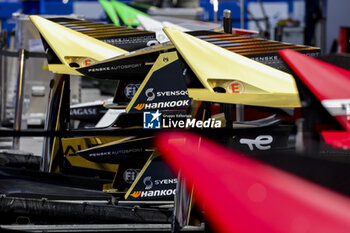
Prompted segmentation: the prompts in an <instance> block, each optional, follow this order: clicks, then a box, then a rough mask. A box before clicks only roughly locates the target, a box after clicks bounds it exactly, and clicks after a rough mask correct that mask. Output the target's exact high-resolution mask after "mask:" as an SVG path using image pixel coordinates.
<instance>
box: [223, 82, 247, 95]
mask: <svg viewBox="0 0 350 233" xmlns="http://www.w3.org/2000/svg"><path fill="white" fill-rule="evenodd" d="M226 90H227V92H228V93H231V94H234V93H237V94H241V93H243V92H244V85H243V83H241V82H239V81H232V82H230V83H229V84H228V85H227V87H226Z"/></svg>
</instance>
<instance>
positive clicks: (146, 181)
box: [143, 176, 153, 190]
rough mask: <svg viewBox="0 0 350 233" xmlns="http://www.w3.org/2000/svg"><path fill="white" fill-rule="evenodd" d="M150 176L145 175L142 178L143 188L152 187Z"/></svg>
mask: <svg viewBox="0 0 350 233" xmlns="http://www.w3.org/2000/svg"><path fill="white" fill-rule="evenodd" d="M151 178H152V177H150V176H146V177H145V178H144V179H143V184H144V185H145V189H146V190H149V189H151V188H152V187H153V182H152V180H151Z"/></svg>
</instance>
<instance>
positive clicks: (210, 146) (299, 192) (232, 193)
mask: <svg viewBox="0 0 350 233" xmlns="http://www.w3.org/2000/svg"><path fill="white" fill-rule="evenodd" d="M156 147H157V150H158V151H159V152H160V154H161V155H162V156H163V158H164V159H165V161H167V162H168V164H169V165H170V167H171V168H172V169H173V170H174V171H178V169H180V168H181V171H182V174H183V175H184V176H185V177H186V180H187V181H188V185H194V187H195V189H194V195H195V198H196V200H197V201H199V203H200V204H202V205H204V206H205V208H206V209H205V210H206V213H207V215H208V219H209V221H210V223H211V224H212V226H213V227H214V228H215V229H216V230H217V231H218V232H236V233H257V232H259V233H265V232H266V233H306V232H307V233H325V232H328V233H337V232H344V233H348V232H350V199H349V198H347V197H344V196H342V195H339V194H337V193H335V192H332V191H330V190H327V189H325V188H323V187H321V186H318V185H315V184H313V183H310V182H308V181H305V180H303V179H300V178H298V177H296V176H294V175H291V174H288V173H286V172H284V171H281V170H279V169H276V168H274V167H271V166H269V165H266V164H264V163H261V162H259V161H256V160H253V159H251V158H249V157H246V156H244V155H241V154H239V153H237V152H233V151H230V150H228V149H226V148H223V147H222V146H219V145H218V144H216V143H214V142H211V141H209V140H207V139H204V138H200V137H199V136H196V135H194V134H190V133H185V132H182V133H176V132H174V133H164V134H160V135H159V136H158V137H157V138H156Z"/></svg>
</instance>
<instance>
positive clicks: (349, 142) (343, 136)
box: [321, 131, 350, 149]
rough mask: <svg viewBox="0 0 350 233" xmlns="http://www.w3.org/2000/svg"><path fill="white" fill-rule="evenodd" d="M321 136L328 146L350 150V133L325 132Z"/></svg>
mask: <svg viewBox="0 0 350 233" xmlns="http://www.w3.org/2000/svg"><path fill="white" fill-rule="evenodd" d="M321 134H322V137H323V139H324V141H325V142H326V143H327V144H329V145H332V146H334V147H337V148H343V149H350V132H340V131H324V132H322V133H321Z"/></svg>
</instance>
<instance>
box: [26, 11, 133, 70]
mask: <svg viewBox="0 0 350 233" xmlns="http://www.w3.org/2000/svg"><path fill="white" fill-rule="evenodd" d="M30 19H31V21H32V22H33V23H34V25H35V26H36V28H37V29H38V30H39V32H40V34H41V35H42V37H43V38H44V39H45V41H46V43H47V44H48V45H49V47H50V48H51V49H52V50H53V52H54V53H55V54H56V56H57V57H58V59H59V62H57V63H58V64H53V63H51V64H49V70H50V71H52V72H54V73H61V74H73V75H81V74H80V73H79V72H77V71H76V70H75V68H81V67H84V66H87V65H91V64H93V63H94V62H96V61H102V60H105V59H108V58H112V57H116V56H119V55H122V54H124V53H127V52H128V51H126V50H123V49H120V48H117V47H115V46H113V45H110V44H107V43H105V42H102V41H100V40H98V39H95V38H93V37H90V36H87V35H84V34H83V33H80V32H77V31H74V30H72V29H70V28H67V27H64V26H62V25H60V24H57V23H55V22H53V21H50V20H47V19H45V18H43V17H41V16H37V15H32V16H30Z"/></svg>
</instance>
